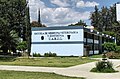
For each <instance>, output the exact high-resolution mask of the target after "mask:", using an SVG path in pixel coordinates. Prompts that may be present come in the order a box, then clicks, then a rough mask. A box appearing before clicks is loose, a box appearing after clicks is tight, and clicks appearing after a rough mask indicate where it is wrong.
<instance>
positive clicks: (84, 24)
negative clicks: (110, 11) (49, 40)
mask: <svg viewBox="0 0 120 79" xmlns="http://www.w3.org/2000/svg"><path fill="white" fill-rule="evenodd" d="M68 26H87V25H86V23H85V22H84V21H82V20H80V21H79V22H77V23H75V24H70V25H68Z"/></svg>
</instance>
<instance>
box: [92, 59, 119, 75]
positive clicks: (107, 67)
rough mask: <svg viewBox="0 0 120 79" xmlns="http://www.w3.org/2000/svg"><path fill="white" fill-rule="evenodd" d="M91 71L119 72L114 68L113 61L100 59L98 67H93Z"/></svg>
mask: <svg viewBox="0 0 120 79" xmlns="http://www.w3.org/2000/svg"><path fill="white" fill-rule="evenodd" d="M91 72H103V73H112V72H117V71H115V70H114V69H113V64H112V62H109V61H107V62H103V61H99V62H97V63H96V67H95V68H93V69H91Z"/></svg>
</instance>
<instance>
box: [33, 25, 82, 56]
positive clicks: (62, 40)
mask: <svg viewBox="0 0 120 79" xmlns="http://www.w3.org/2000/svg"><path fill="white" fill-rule="evenodd" d="M31 37H32V44H31V55H32V54H33V53H40V54H42V55H43V54H44V53H48V52H52V53H56V54H57V55H59V56H71V55H73V56H83V52H84V50H83V49H84V33H83V27H81V26H77V27H75V26H73V27H72V26H67V27H46V28H32V36H31Z"/></svg>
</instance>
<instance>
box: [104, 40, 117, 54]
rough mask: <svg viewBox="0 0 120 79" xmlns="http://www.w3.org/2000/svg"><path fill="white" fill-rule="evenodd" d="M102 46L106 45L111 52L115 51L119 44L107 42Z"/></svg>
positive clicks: (105, 47)
mask: <svg viewBox="0 0 120 79" xmlns="http://www.w3.org/2000/svg"><path fill="white" fill-rule="evenodd" d="M102 46H103V47H104V49H105V50H107V51H109V52H110V51H115V50H116V46H117V45H116V44H115V43H110V42H106V43H104V44H103V45H102Z"/></svg>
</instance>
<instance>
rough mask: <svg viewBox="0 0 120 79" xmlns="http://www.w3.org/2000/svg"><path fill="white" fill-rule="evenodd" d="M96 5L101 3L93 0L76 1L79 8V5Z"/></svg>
mask: <svg viewBox="0 0 120 79" xmlns="http://www.w3.org/2000/svg"><path fill="white" fill-rule="evenodd" d="M95 5H99V3H97V2H94V1H92V2H90V1H87V2H84V1H83V0H81V1H78V2H77V3H76V7H78V8H79V7H95Z"/></svg>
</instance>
